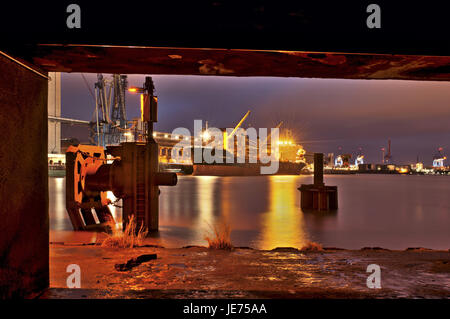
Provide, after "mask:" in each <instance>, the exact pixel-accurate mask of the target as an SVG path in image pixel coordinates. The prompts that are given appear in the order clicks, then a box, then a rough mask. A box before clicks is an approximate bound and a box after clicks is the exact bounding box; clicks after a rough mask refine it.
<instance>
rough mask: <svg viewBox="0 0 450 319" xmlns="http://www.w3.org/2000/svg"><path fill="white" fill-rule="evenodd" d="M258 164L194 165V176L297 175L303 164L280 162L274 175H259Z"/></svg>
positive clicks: (260, 165)
mask: <svg viewBox="0 0 450 319" xmlns="http://www.w3.org/2000/svg"><path fill="white" fill-rule="evenodd" d="M262 166H263V165H262V164H259V163H246V164H194V165H193V172H192V175H194V176H260V175H261V176H267V175H299V174H300V171H301V170H302V168H303V167H304V166H305V164H304V163H290V162H280V163H279V168H278V171H277V172H276V173H275V174H261V167H262Z"/></svg>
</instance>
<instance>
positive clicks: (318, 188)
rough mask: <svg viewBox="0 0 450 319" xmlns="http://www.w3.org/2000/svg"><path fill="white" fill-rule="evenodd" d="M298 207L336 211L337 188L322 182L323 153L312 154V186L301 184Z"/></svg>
mask: <svg viewBox="0 0 450 319" xmlns="http://www.w3.org/2000/svg"><path fill="white" fill-rule="evenodd" d="M298 190H299V191H300V192H301V199H300V207H301V208H302V209H309V210H317V211H330V210H336V209H338V192H337V186H326V185H325V183H324V182H323V153H314V184H302V185H301V186H300V187H299V188H298Z"/></svg>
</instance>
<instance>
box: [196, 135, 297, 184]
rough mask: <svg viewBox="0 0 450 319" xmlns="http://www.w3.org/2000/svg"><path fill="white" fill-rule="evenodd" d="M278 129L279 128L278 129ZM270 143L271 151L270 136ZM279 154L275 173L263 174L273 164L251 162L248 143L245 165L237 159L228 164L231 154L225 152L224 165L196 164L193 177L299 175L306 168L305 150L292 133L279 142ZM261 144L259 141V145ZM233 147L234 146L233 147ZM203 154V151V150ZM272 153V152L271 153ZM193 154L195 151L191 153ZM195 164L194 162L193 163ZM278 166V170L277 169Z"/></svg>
mask: <svg viewBox="0 0 450 319" xmlns="http://www.w3.org/2000/svg"><path fill="white" fill-rule="evenodd" d="M277 128H278V127H277ZM268 139H269V141H268V142H267V140H266V141H264V143H266V142H267V144H268V149H269V150H270V149H271V148H270V136H269V138H268ZM276 143H277V144H278V145H277V146H278V147H277V152H278V153H277V154H276V156H275V157H276V158H277V160H278V165H276V164H273V163H272V164H273V166H275V169H274V171H275V172H274V173H271V174H263V173H262V168H263V167H264V166H266V167H269V166H270V165H271V164H270V163H267V164H263V163H261V161H260V160H259V158H258V156H256V157H257V158H254V160H253V161H249V158H250V155H249V153H250V148H251V145H250V143H249V142H248V140H247V142H246V150H245V161H244V163H238V161H237V159H236V157H235V158H234V161H233V163H226V155H229V156H233V155H230V153H229V152H227V151H226V150H223V152H224V154H225V155H224V156H223V158H222V161H221V162H222V163H206V162H202V163H194V164H193V170H192V175H194V176H259V175H299V174H300V172H301V170H302V169H303V168H304V167H305V166H306V161H305V158H304V155H305V150H304V149H303V147H302V146H301V145H299V144H297V143H295V141H294V139H293V137H292V134H291V132H290V131H287V132H286V133H285V134H284V136H282V137H281V139H279V140H277V141H276ZM259 144H260V142H259V141H258V143H257V145H259ZM231 147H233V145H231ZM234 147H235V149H234V152H233V153H234V154H236V149H237V145H236V142H235V143H234ZM202 152H203V149H202ZM254 153H255V154H259V150H258V149H257V147H256V152H254ZM269 153H270V151H269ZM191 154H193V151H192V152H191ZM193 162H194V161H193ZM277 166H278V169H276V168H277Z"/></svg>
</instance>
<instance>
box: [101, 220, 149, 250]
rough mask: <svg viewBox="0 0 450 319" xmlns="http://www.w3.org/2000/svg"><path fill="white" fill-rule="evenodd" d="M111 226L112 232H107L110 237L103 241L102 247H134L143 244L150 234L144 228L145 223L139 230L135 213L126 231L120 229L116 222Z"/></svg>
mask: <svg viewBox="0 0 450 319" xmlns="http://www.w3.org/2000/svg"><path fill="white" fill-rule="evenodd" d="M110 228H111V230H112V231H111V234H107V235H108V237H107V238H106V239H105V240H104V241H103V242H102V244H101V247H109V248H133V247H137V246H141V245H142V243H143V241H144V239H145V237H147V234H148V231H147V230H146V229H144V225H141V227H140V228H139V230H137V223H136V219H135V217H134V215H131V217H130V218H129V220H128V224H127V226H126V227H125V230H124V231H121V230H118V229H117V228H116V225H114V224H113V225H111V226H110Z"/></svg>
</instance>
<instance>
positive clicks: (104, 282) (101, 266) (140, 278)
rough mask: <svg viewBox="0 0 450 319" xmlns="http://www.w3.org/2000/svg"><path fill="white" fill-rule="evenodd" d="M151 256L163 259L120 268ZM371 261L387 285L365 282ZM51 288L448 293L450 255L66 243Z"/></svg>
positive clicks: (114, 294) (216, 294) (70, 294)
mask: <svg viewBox="0 0 450 319" xmlns="http://www.w3.org/2000/svg"><path fill="white" fill-rule="evenodd" d="M145 254H157V259H155V260H150V261H146V262H143V263H141V264H140V265H136V266H135V267H134V268H132V269H131V270H128V271H118V270H116V267H115V265H116V264H121V263H126V262H127V261H128V260H130V259H132V258H136V257H138V256H141V255H145ZM69 264H78V265H79V266H80V268H81V289H67V288H66V287H67V286H66V279H67V276H68V275H69V274H68V273H67V272H66V267H67V266H68V265H69ZM369 264H377V265H379V266H380V267H381V289H370V288H368V287H367V285H366V280H367V277H368V276H369V275H370V273H367V272H366V269H367V266H368V265H369ZM50 287H51V289H49V290H48V291H47V292H45V293H44V294H43V295H42V296H41V297H42V298H449V297H450V252H449V251H447V250H446V251H443V250H440V251H438V250H427V249H408V250H404V251H398V250H397V251H391V250H385V249H378V248H376V249H373V248H371V249H368V248H366V249H361V250H343V249H335V248H328V249H327V248H325V249H324V250H323V251H299V250H297V249H294V248H278V249H274V250H254V249H249V248H236V249H234V250H232V251H223V250H211V249H208V248H206V247H198V246H196V247H189V248H162V247H138V248H133V249H117V248H102V247H100V246H97V245H95V244H93V243H86V244H82V243H78V244H77V243H74V242H72V243H63V242H59V243H52V244H51V245H50Z"/></svg>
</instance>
